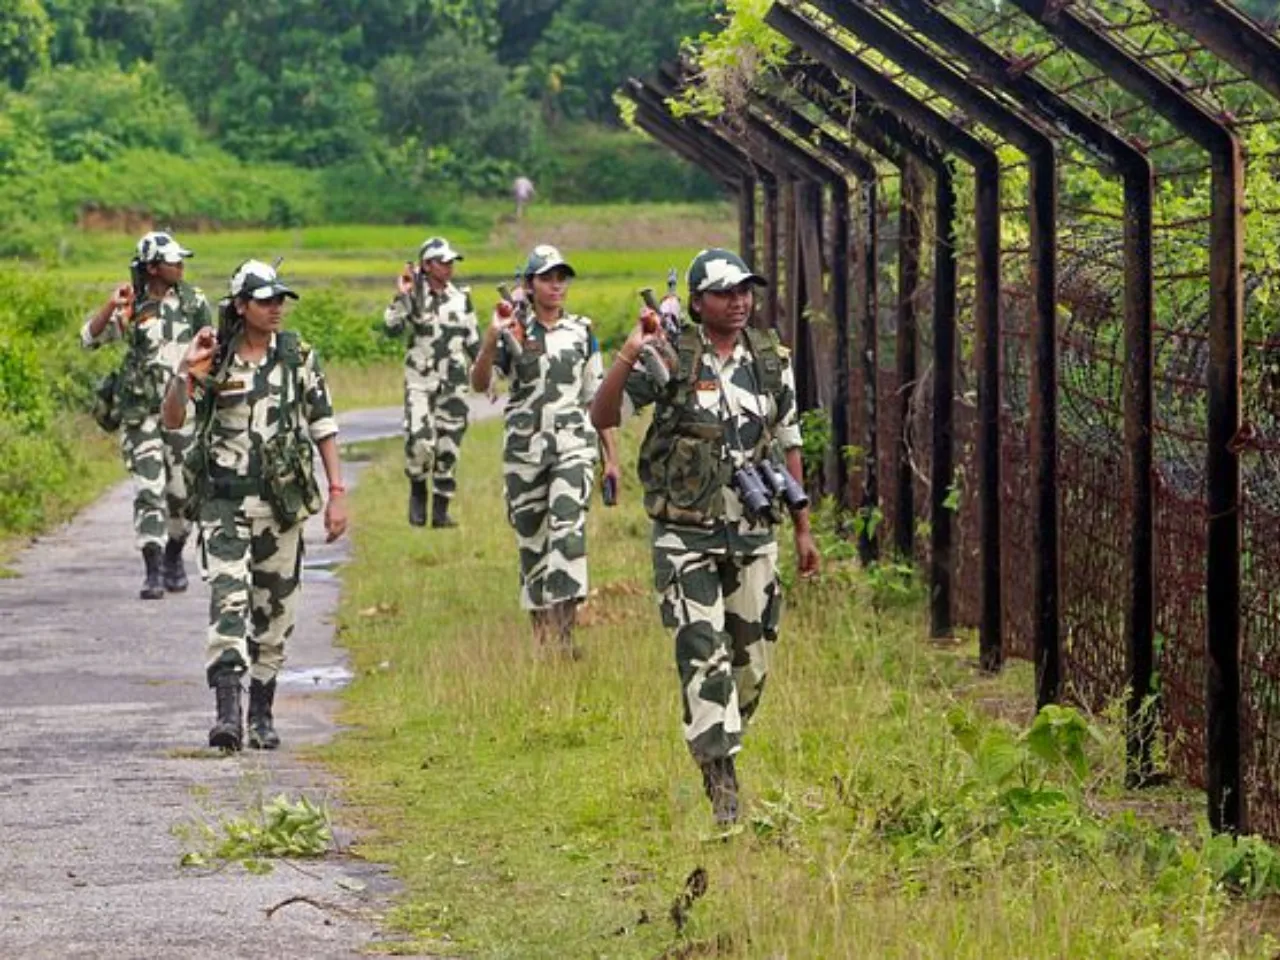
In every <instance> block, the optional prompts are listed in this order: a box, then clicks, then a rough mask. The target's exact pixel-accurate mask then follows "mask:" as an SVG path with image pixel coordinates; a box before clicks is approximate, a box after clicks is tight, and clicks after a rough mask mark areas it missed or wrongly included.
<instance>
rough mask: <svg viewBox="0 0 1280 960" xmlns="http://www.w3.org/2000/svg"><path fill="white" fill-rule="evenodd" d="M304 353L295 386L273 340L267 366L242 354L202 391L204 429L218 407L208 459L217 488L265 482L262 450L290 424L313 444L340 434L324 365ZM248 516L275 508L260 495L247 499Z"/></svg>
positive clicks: (302, 347) (198, 405)
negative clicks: (284, 403)
mask: <svg viewBox="0 0 1280 960" xmlns="http://www.w3.org/2000/svg"><path fill="white" fill-rule="evenodd" d="M298 351H299V356H300V357H301V364H300V365H299V366H298V368H297V369H296V370H294V371H292V372H293V377H292V382H286V381H287V379H288V374H289V373H290V369H289V367H288V365H287V364H286V363H284V362H283V361H282V359H281V356H280V350H279V349H278V347H277V343H276V338H275V337H272V339H271V344H270V346H269V347H268V348H267V352H266V355H265V356H263V357H262V359H261V360H259V361H258V362H256V363H250V362H246V361H244V360H241V359H240V356H239V355H238V354H237V355H236V356H234V357H232V358H231V362H230V363H229V364H228V365H227V368H226V371H225V372H224V373H223V374H222V375H221V376H220V377H219V378H218V379H217V380H216V382H212V383H208V382H207V383H205V384H203V385H201V386H199V387H197V388H196V391H195V396H194V398H193V399H194V402H195V409H196V411H197V413H196V416H197V420H198V422H199V423H201V424H203V422H204V418H205V415H206V412H207V410H208V406H207V405H208V404H209V403H213V405H214V409H213V422H212V424H211V425H210V428H209V440H208V458H209V476H210V479H212V480H213V481H214V483H215V484H217V483H219V482H228V481H237V480H251V479H255V478H258V477H261V475H262V456H261V449H262V445H263V444H264V443H266V442H267V441H268V440H270V439H271V438H272V437H274V436H275V435H276V434H277V433H278V432H279V430H280V426H281V424H282V423H284V422H285V421H286V419H291V420H292V422H293V424H294V425H295V426H296V427H297V428H298V429H300V430H302V431H304V433H305V435H306V436H308V437H310V439H311V441H312V442H313V443H315V442H319V441H321V440H324V439H325V438H326V437H332V436H334V435H336V434H337V432H338V421H337V419H336V418H335V417H334V414H333V401H332V399H331V398H330V396H329V387H328V384H327V383H326V382H325V378H324V372H323V371H322V370H321V368H320V360H319V358H318V357H317V356H316V353H315V351H314V350H313V349H312V348H311V347H310V345H308V344H307V343H305V342H300V343H299V347H298ZM286 391H287V397H288V400H289V403H290V405H291V407H292V410H291V417H290V418H287V417H286V415H285V411H283V410H282V409H281V405H282V401H283V400H284V399H285V397H286ZM244 511H245V513H246V514H247V515H249V516H264V517H265V516H270V515H271V507H270V506H269V505H268V504H267V503H266V501H265V500H263V499H262V498H261V497H260V496H257V495H254V494H250V495H247V496H245V497H244Z"/></svg>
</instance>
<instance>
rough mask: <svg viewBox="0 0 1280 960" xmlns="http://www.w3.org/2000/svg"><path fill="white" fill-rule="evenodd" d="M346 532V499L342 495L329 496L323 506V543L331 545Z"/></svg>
mask: <svg viewBox="0 0 1280 960" xmlns="http://www.w3.org/2000/svg"><path fill="white" fill-rule="evenodd" d="M346 532H347V497H346V494H343V493H331V494H329V502H328V503H326V504H325V505H324V534H325V536H324V542H325V543H333V541H335V540H337V539H338V538H339V537H340V536H342V535H343V534H344V533H346Z"/></svg>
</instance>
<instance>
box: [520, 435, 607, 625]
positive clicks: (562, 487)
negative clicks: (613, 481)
mask: <svg viewBox="0 0 1280 960" xmlns="http://www.w3.org/2000/svg"><path fill="white" fill-rule="evenodd" d="M503 479H504V481H505V484H506V496H507V517H508V519H509V520H510V521H511V525H512V526H513V527H514V528H515V531H516V544H517V546H518V547H519V550H520V606H521V607H522V608H523V609H525V610H544V609H546V608H548V607H551V606H553V605H555V604H557V603H560V602H562V601H566V600H583V599H585V598H586V596H587V508H588V505H589V503H590V499H591V489H592V485H593V483H594V480H595V448H594V447H584V448H582V449H579V450H574V451H572V452H570V453H566V454H562V455H560V456H559V457H557V458H555V459H552V460H551V461H550V462H544V463H541V464H527V463H518V462H515V461H512V460H507V461H505V462H504V464H503Z"/></svg>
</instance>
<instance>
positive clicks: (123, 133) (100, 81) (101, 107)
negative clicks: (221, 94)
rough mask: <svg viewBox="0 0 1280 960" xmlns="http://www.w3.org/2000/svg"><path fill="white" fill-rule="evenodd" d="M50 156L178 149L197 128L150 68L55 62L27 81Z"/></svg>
mask: <svg viewBox="0 0 1280 960" xmlns="http://www.w3.org/2000/svg"><path fill="white" fill-rule="evenodd" d="M26 94H27V96H28V97H29V98H30V100H31V103H32V104H33V105H34V107H35V109H36V112H37V113H38V115H39V117H40V119H41V124H42V126H43V131H42V132H43V135H44V137H45V138H46V139H47V140H48V142H49V145H50V147H51V149H52V152H53V157H54V159H55V160H57V161H59V162H61V163H74V162H75V161H77V160H84V159H90V158H92V159H96V160H109V159H111V158H112V157H114V156H117V155H119V153H120V152H121V151H122V150H124V149H126V148H130V147H141V148H154V149H156V150H161V151H164V152H165V153H173V154H179V155H185V154H189V153H190V152H191V151H192V150H193V149H194V147H195V145H196V142H197V138H198V131H197V129H196V124H195V120H194V118H193V117H192V116H191V112H190V111H189V110H188V109H187V107H186V104H185V103H183V102H182V100H181V98H178V97H176V96H175V95H174V93H173V91H171V90H168V89H167V88H166V87H165V85H164V83H163V82H162V81H161V80H160V77H159V75H158V74H157V73H156V71H155V68H154V67H152V66H150V65H147V64H140V65H139V66H137V67H135V68H134V69H132V70H130V71H128V72H124V71H121V70H119V69H117V68H116V67H114V66H111V67H105V68H104V67H78V66H60V67H55V68H54V69H53V70H51V71H48V72H46V73H42V74H40V75H38V76H36V77H34V78H32V80H31V82H30V83H29V84H28V85H27V89H26Z"/></svg>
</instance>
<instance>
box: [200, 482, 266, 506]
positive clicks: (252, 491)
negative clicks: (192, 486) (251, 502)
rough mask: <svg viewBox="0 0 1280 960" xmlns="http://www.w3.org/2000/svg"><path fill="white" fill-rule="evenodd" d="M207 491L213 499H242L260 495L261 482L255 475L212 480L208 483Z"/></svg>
mask: <svg viewBox="0 0 1280 960" xmlns="http://www.w3.org/2000/svg"><path fill="white" fill-rule="evenodd" d="M209 493H210V496H211V497H212V498H213V499H214V500H243V499H244V498H245V497H260V496H262V482H261V481H260V480H258V478H257V477H234V478H232V479H229V480H213V481H212V482H211V483H210V491H209Z"/></svg>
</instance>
